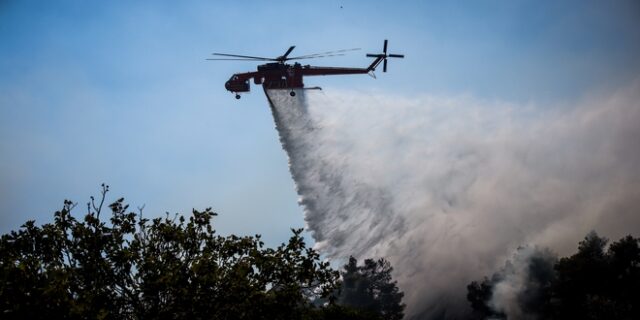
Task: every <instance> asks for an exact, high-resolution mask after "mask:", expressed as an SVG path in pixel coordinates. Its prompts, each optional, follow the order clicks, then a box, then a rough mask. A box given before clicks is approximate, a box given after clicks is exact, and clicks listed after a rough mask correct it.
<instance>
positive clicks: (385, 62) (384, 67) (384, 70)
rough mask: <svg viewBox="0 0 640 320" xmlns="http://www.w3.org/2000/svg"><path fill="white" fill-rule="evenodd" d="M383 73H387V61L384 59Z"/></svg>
mask: <svg viewBox="0 0 640 320" xmlns="http://www.w3.org/2000/svg"><path fill="white" fill-rule="evenodd" d="M382 72H387V59H384V63H383V64H382Z"/></svg>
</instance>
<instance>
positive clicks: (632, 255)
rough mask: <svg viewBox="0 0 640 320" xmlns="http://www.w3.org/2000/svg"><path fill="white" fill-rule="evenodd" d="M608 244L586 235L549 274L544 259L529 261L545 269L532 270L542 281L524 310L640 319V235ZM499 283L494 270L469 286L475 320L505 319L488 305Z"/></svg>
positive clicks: (552, 315) (564, 315)
mask: <svg viewBox="0 0 640 320" xmlns="http://www.w3.org/2000/svg"><path fill="white" fill-rule="evenodd" d="M607 243H608V240H607V239H606V238H603V237H600V236H598V234H597V233H595V232H591V233H589V234H588V235H587V236H586V237H585V238H584V240H582V241H581V242H580V243H579V244H578V252H577V253H576V254H574V255H572V256H569V257H564V258H561V259H560V260H558V261H557V262H556V263H555V265H554V268H553V271H552V273H553V274H549V271H550V270H548V268H546V267H544V266H543V267H540V266H536V264H543V263H544V261H538V260H536V259H532V260H531V261H530V264H531V265H530V271H531V270H538V271H543V272H542V273H540V274H536V273H533V274H532V275H533V277H534V278H536V279H538V280H537V281H536V283H539V284H541V285H540V286H539V287H538V289H539V290H538V291H537V292H536V295H534V296H533V297H534V299H528V300H526V301H525V302H526V303H524V304H522V305H521V307H522V309H523V311H524V312H528V313H531V314H536V315H538V316H540V317H542V318H545V319H621V320H622V319H640V247H639V243H640V239H637V238H633V237H632V236H630V235H629V236H626V237H623V238H622V239H620V240H618V241H617V242H614V243H612V244H611V245H610V246H609V247H608V249H607ZM532 275H531V274H530V276H532ZM541 279H542V280H544V281H540V280H541ZM499 281H500V275H499V273H497V274H495V275H494V276H493V277H492V278H491V280H489V279H487V278H485V279H484V281H482V282H481V283H478V282H476V281H474V282H472V283H471V284H469V285H468V286H467V292H468V294H467V300H469V302H470V303H471V307H472V309H473V310H474V313H473V318H474V319H489V318H492V319H495V318H504V315H502V314H500V313H499V312H497V311H496V310H493V309H492V307H491V305H490V303H489V301H490V300H491V297H492V294H493V289H494V286H495V284H496V283H498V282H499ZM521 302H522V301H521Z"/></svg>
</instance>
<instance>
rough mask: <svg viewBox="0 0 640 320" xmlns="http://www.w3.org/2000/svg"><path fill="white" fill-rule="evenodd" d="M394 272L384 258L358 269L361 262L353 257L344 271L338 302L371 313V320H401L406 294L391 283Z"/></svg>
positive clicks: (367, 260) (370, 260)
mask: <svg viewBox="0 0 640 320" xmlns="http://www.w3.org/2000/svg"><path fill="white" fill-rule="evenodd" d="M392 271H393V268H392V267H391V264H390V263H389V262H388V261H386V260H385V259H379V260H373V259H366V260H364V264H363V265H362V266H358V260H356V259H355V258H354V257H350V258H349V262H348V263H347V264H346V265H344V267H343V270H342V271H341V275H342V286H341V291H340V294H339V296H338V303H339V304H340V305H344V306H349V307H353V308H356V309H358V310H361V311H362V312H364V313H368V314H369V315H370V317H371V318H373V317H375V316H376V315H380V318H381V319H389V320H396V319H402V317H403V316H404V313H403V311H404V308H405V305H404V304H402V297H403V296H404V293H402V292H400V291H399V289H398V286H397V285H396V282H395V281H392V280H391V279H392V278H391V272H392Z"/></svg>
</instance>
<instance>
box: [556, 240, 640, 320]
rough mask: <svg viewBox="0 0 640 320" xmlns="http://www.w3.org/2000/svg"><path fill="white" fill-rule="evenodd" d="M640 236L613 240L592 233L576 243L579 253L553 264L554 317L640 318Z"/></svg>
mask: <svg viewBox="0 0 640 320" xmlns="http://www.w3.org/2000/svg"><path fill="white" fill-rule="evenodd" d="M639 241H640V239H634V238H633V237H631V236H630V235H629V236H626V237H624V238H622V239H620V240H618V241H617V242H614V243H612V244H611V245H610V246H609V249H608V250H606V251H605V248H606V244H607V242H608V240H607V239H606V238H603V237H599V236H598V234H596V233H595V232H591V233H589V234H588V235H587V236H586V237H585V239H584V240H583V241H581V242H580V244H579V246H578V253H576V254H574V255H572V256H570V257H566V258H562V259H560V261H558V263H557V264H556V266H555V270H556V273H557V279H558V280H557V281H556V283H554V286H553V297H554V299H555V301H556V303H555V305H553V309H554V311H555V315H556V317H557V318H566V317H567V316H574V317H579V318H582V319H639V318H640V292H639V291H638V290H639V288H640V249H639V248H638V242H639Z"/></svg>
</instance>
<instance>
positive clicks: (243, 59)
mask: <svg viewBox="0 0 640 320" xmlns="http://www.w3.org/2000/svg"><path fill="white" fill-rule="evenodd" d="M205 60H239V61H265V60H264V59H247V58H207V59H205Z"/></svg>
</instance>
